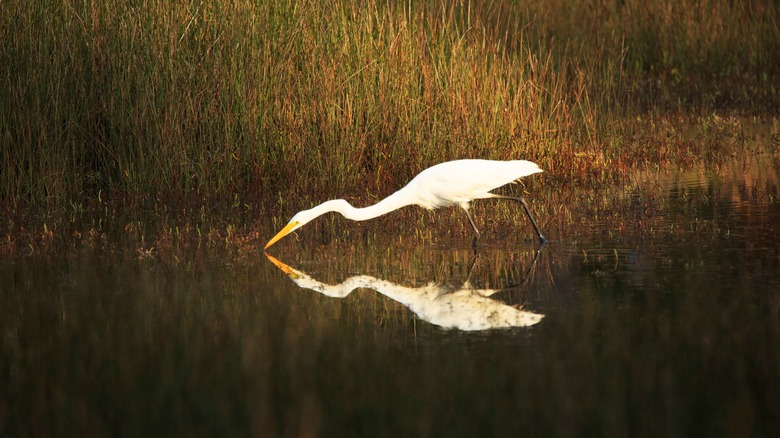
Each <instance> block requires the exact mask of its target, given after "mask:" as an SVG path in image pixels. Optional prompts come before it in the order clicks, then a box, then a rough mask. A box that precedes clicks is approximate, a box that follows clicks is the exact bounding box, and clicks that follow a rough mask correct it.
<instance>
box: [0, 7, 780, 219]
mask: <svg viewBox="0 0 780 438" xmlns="http://www.w3.org/2000/svg"><path fill="white" fill-rule="evenodd" d="M779 12H780V8H778V6H777V4H776V2H773V1H758V0H756V1H745V2H732V1H727V0H711V1H706V2H701V1H693V0H684V1H661V2H643V1H633V0H628V1H622V2H612V1H599V0H575V1H568V0H566V1H563V0H554V1H530V2H511V1H498V2H482V1H455V2H445V3H442V2H422V3H419V4H418V3H409V2H394V1H389V2H383V1H368V2H362V1H356V0H330V1H324V2H320V1H306V2H293V1H284V0H278V1H267V2H254V1H248V0H233V1H216V2H199V1H191V2H166V1H160V0H157V1H155V0H151V1H127V2H120V3H110V2H94V1H85V0H75V1H43V0H31V1H20V0H11V1H4V2H2V3H0V38H2V41H3V44H2V45H0V72H1V73H2V74H1V75H0V150H2V154H1V155H0V161H1V162H2V163H1V164H2V172H1V173H0V199H2V206H1V208H2V211H3V212H6V213H15V214H20V212H22V211H26V210H34V211H36V212H40V211H44V212H47V214H48V213H51V212H54V211H67V212H74V211H78V210H80V209H83V208H91V209H93V210H96V211H97V210H101V209H103V210H105V209H109V208H111V209H114V210H117V211H123V212H128V211H137V210H144V209H150V208H151V209H153V210H156V211H165V212H168V211H177V212H182V213H181V214H184V215H188V216H189V219H188V220H187V221H185V222H186V223H187V224H190V225H188V226H189V227H190V228H189V230H190V232H193V233H198V234H201V233H207V232H208V227H200V226H199V225H198V224H199V221H201V220H202V218H203V217H204V216H206V215H208V214H209V213H210V212H214V211H220V212H222V213H221V214H223V215H233V214H242V215H245V216H247V217H250V216H251V217H254V218H257V217H258V216H259V215H260V214H261V213H263V214H270V215H286V214H288V213H289V212H290V211H292V210H297V209H299V208H301V207H308V206H310V205H311V204H312V203H313V202H314V201H321V200H323V199H325V198H329V197H333V196H339V197H341V196H343V197H352V198H353V199H357V200H358V201H360V202H371V201H373V200H375V199H376V198H381V197H383V196H386V195H387V194H389V193H390V192H391V191H392V190H394V189H396V188H398V187H401V186H402V185H403V184H404V183H405V182H406V181H408V179H409V178H410V177H412V176H413V175H415V174H416V173H418V172H419V171H420V170H421V169H424V168H425V167H428V166H429V165H431V164H434V163H436V162H440V161H445V160H450V159H455V158H464V157H479V158H490V159H510V158H524V159H530V160H533V161H536V162H538V163H539V164H540V165H541V167H542V168H544V169H546V170H547V173H546V174H545V178H546V179H545V181H546V183H547V184H556V183H558V184H559V185H563V184H567V185H568V184H572V185H575V186H577V185H580V186H582V185H592V184H599V183H604V182H614V181H619V179H620V178H621V177H623V176H625V175H626V174H627V171H629V170H630V169H632V168H634V167H635V166H637V165H642V164H648V163H657V162H659V161H662V160H669V159H674V160H679V159H681V158H683V159H684V160H687V159H690V157H692V156H699V157H706V156H707V155H708V154H712V153H717V152H719V151H721V149H722V148H724V147H726V146H728V145H733V144H738V143H739V142H738V139H737V140H734V132H737V133H738V132H739V126H738V123H736V122H730V120H733V119H730V118H729V116H730V115H732V114H734V113H739V114H742V115H750V116H755V117H763V116H766V115H775V114H777V111H778V109H780V95H779V94H778V93H779V92H780V90H778V87H780V29H779V27H778V19H779V18H780V17H779V16H780V13H779ZM670 120H672V122H670ZM674 120H678V121H679V120H684V121H685V123H690V122H693V125H694V126H695V127H696V129H699V130H700V131H701V132H702V133H701V138H700V140H701V141H695V140H691V139H690V138H689V137H686V136H684V135H682V134H681V133H680V132H679V131H678V128H676V127H675V126H676V125H675V123H674V122H673V121H674ZM724 132H725V133H727V134H728V136H729V138H731V139H732V140H730V141H729V142H724V141H722V138H721V137H720V135H721V134H723V133H724ZM724 144H725V145H726V146H724ZM530 184H531V185H533V184H534V183H533V182H530ZM288 195H289V196H288ZM85 206H86V207H85ZM161 206H164V207H161ZM36 214H37V213H36ZM112 214H114V213H105V214H104V215H106V216H111V215H112ZM3 228H4V229H5V231H6V233H3V234H7V233H8V232H9V230H10V229H11V228H13V226H11V225H9V224H8V223H5V224H3ZM131 228H132V227H131ZM177 232H178V230H177ZM228 232H229V230H228V231H225V232H224V233H225V234H228Z"/></svg>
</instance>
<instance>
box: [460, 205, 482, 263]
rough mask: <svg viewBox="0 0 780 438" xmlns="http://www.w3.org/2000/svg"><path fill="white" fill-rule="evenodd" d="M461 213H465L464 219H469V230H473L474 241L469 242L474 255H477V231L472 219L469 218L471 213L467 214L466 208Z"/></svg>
mask: <svg viewBox="0 0 780 438" xmlns="http://www.w3.org/2000/svg"><path fill="white" fill-rule="evenodd" d="M463 211H465V212H466V217H468V218H469V223H470V224H471V228H473V229H474V240H472V241H471V247H472V248H474V254H476V253H477V240H479V236H480V235H479V230H478V229H477V226H476V225H475V224H474V219H473V218H472V217H471V213H469V210H468V209H467V208H464V209H463Z"/></svg>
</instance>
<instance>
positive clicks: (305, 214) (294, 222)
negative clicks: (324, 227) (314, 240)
mask: <svg viewBox="0 0 780 438" xmlns="http://www.w3.org/2000/svg"><path fill="white" fill-rule="evenodd" d="M317 216H318V215H314V214H312V211H311V210H303V211H300V212H298V213H296V214H295V216H293V217H292V218H291V219H290V222H288V223H287V225H285V226H284V228H282V229H281V230H279V232H278V233H276V235H275V236H274V237H273V238H272V239H271V240H269V241H268V243H266V244H265V248H264V249H268V248H269V247H270V246H271V245H273V244H274V243H276V242H278V241H279V239H281V238H282V237H284V236H286V235H288V234H290V233H292V232H293V231H295V230H297V229H298V228H300V227H302V226H304V225H306V224H307V223H309V222H310V221H311V220H312V219H314V218H315V217H317Z"/></svg>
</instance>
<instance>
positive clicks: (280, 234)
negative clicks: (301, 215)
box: [263, 221, 298, 249]
mask: <svg viewBox="0 0 780 438" xmlns="http://www.w3.org/2000/svg"><path fill="white" fill-rule="evenodd" d="M296 228H298V222H296V221H293V222H290V223H289V224H287V225H286V226H285V227H284V228H282V230H281V231H279V232H278V233H276V236H274V237H273V239H271V240H269V241H268V243H266V244H265V248H263V249H268V247H269V246H271V245H273V244H274V243H276V242H277V241H278V240H279V239H281V238H282V237H284V236H286V235H288V234H290V233H291V232H292V230H294V229H296Z"/></svg>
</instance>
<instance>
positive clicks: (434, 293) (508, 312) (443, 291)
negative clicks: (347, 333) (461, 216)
mask: <svg viewBox="0 0 780 438" xmlns="http://www.w3.org/2000/svg"><path fill="white" fill-rule="evenodd" d="M265 256H266V257H268V260H270V261H271V262H272V263H273V264H274V265H276V266H277V267H278V268H279V269H281V270H282V272H284V273H285V274H287V276H288V277H290V279H291V280H292V281H293V282H294V283H295V284H297V285H298V286H300V287H302V288H304V289H311V290H313V291H315V292H319V293H321V294H323V295H326V296H329V297H332V298H344V297H346V296H347V295H349V294H350V293H351V292H352V291H353V290H355V289H358V288H368V289H373V290H375V291H377V292H379V293H381V294H382V295H385V296H387V297H388V298H391V299H393V300H395V301H397V302H399V303H401V304H403V305H404V306H406V307H408V308H409V309H410V310H411V311H412V312H414V313H415V314H416V315H417V316H418V317H419V318H420V319H422V320H424V321H427V322H429V323H431V324H434V325H437V326H440V327H443V328H446V329H457V330H464V331H478V330H489V329H499V328H510V327H527V326H531V325H534V324H537V323H538V322H539V321H541V320H542V318H544V315H541V314H538V313H533V312H529V311H527V310H523V309H522V308H521V307H519V306H512V305H508V304H506V303H503V302H501V301H498V300H495V299H492V298H490V297H491V296H492V295H494V294H496V293H498V292H502V291H505V290H506V289H476V288H473V287H472V286H471V284H470V283H469V281H468V279H467V280H466V281H465V282H464V283H463V284H462V285H461V286H459V287H456V286H445V285H441V284H437V283H429V284H428V285H426V286H423V287H417V288H414V287H407V286H401V285H399V284H395V283H393V282H390V281H387V280H382V279H379V278H376V277H372V276H370V275H356V276H353V277H350V278H348V279H346V280H345V281H344V282H342V283H340V284H333V285H332V284H326V283H323V282H321V281H318V280H316V279H314V278H312V277H311V276H310V275H308V274H306V273H305V272H302V271H299V270H297V269H295V268H292V267H290V266H288V265H286V264H284V263H282V262H281V261H279V260H277V259H276V258H274V257H272V256H270V255H268V254H266V255H265ZM537 256H538V252H537ZM535 261H536V259H534V263H535ZM532 266H533V265H532ZM472 267H473V263H472ZM469 274H470V270H469Z"/></svg>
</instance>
